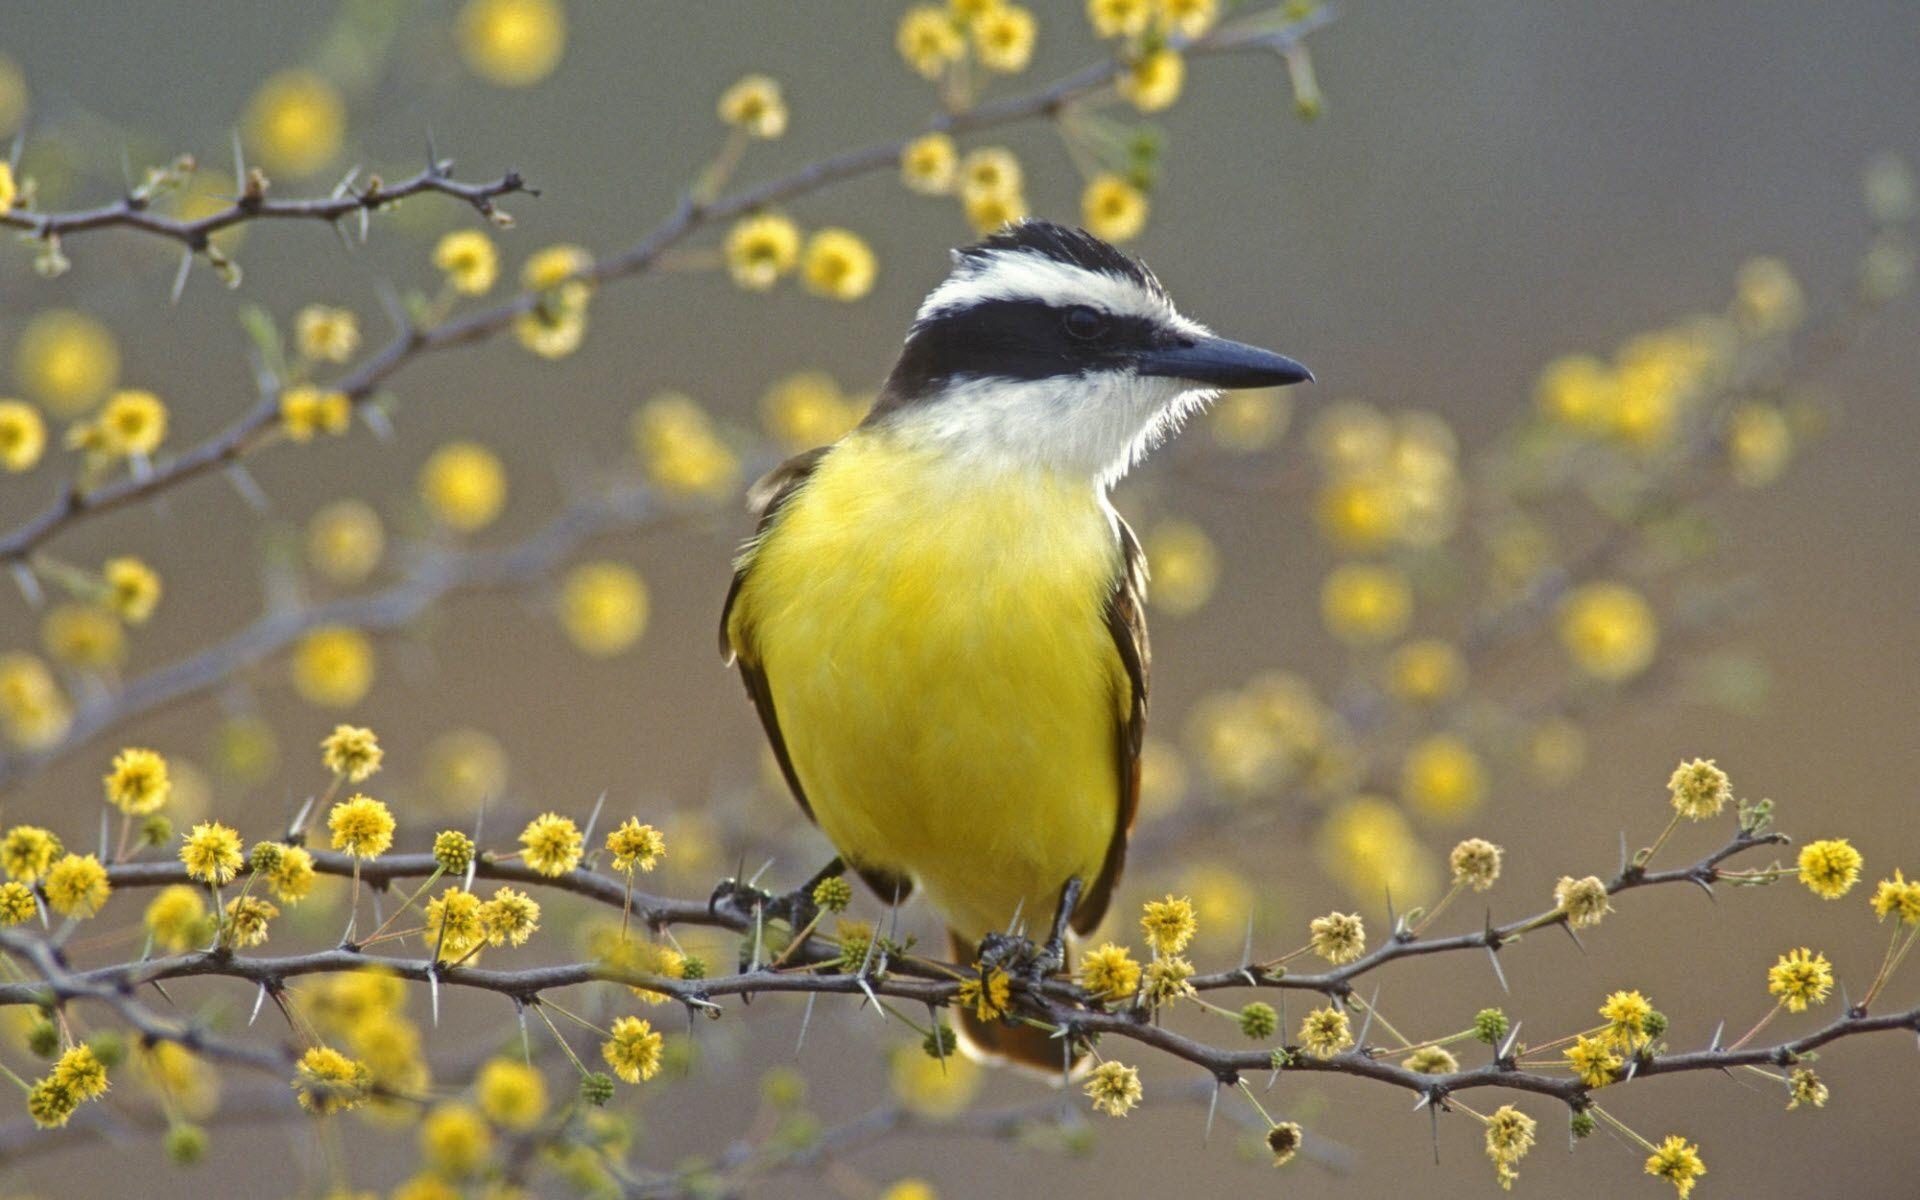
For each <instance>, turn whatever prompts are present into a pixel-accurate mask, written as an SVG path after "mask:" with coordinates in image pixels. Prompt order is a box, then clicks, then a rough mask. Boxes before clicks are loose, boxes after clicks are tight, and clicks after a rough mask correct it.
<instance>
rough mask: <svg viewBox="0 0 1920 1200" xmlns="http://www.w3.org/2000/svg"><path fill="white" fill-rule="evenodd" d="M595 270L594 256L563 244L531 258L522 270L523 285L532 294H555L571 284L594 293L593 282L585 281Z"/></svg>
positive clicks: (537, 252)
mask: <svg viewBox="0 0 1920 1200" xmlns="http://www.w3.org/2000/svg"><path fill="white" fill-rule="evenodd" d="M591 270H593V255H591V254H589V253H587V251H586V250H585V249H584V248H582V247H580V246H574V245H570V244H568V243H565V242H562V243H560V244H558V245H553V246H548V247H546V248H545V249H542V250H536V251H535V252H534V253H533V254H531V255H529V256H528V257H527V261H526V262H525V263H524V264H522V265H521V267H520V282H521V283H522V284H523V285H525V287H526V289H527V290H528V291H531V292H551V291H554V290H556V289H564V288H566V287H567V286H568V285H571V284H577V285H579V286H580V287H581V288H582V289H584V290H586V291H591V290H592V287H593V282H592V280H590V279H586V278H583V277H584V276H585V275H586V274H587V273H588V272H589V271H591Z"/></svg>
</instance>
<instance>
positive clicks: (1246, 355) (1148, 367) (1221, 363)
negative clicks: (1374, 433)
mask: <svg viewBox="0 0 1920 1200" xmlns="http://www.w3.org/2000/svg"><path fill="white" fill-rule="evenodd" d="M1137 369H1138V370H1139V372H1140V374H1142V375H1163V376H1166V377H1168V378H1172V379H1186V380H1191V381H1192V382H1194V383H1198V384H1204V385H1205V386H1207V387H1217V388H1264V387H1285V386H1287V385H1288V384H1290V383H1312V382H1313V372H1312V371H1309V370H1307V369H1306V368H1305V367H1303V366H1301V365H1300V364H1299V363H1297V362H1295V361H1293V360H1292V359H1290V358H1288V357H1287V356H1286V355H1284V354H1275V353H1274V352H1273V351H1271V350H1262V349H1260V348H1259V347H1257V346H1248V345H1245V344H1243V343H1240V342H1230V341H1228V340H1227V339H1226V338H1217V337H1203V338H1199V339H1197V340H1195V341H1193V342H1191V343H1189V344H1187V345H1184V346H1162V347H1159V348H1156V349H1153V350H1149V351H1147V352H1146V353H1145V354H1143V355H1141V356H1140V361H1139V365H1138V368H1137Z"/></svg>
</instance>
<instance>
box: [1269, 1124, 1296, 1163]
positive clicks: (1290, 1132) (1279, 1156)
mask: <svg viewBox="0 0 1920 1200" xmlns="http://www.w3.org/2000/svg"><path fill="white" fill-rule="evenodd" d="M1304 1140H1305V1133H1304V1132H1303V1131H1302V1130H1301V1128H1300V1124H1299V1122H1297V1121H1281V1122H1280V1123H1278V1124H1276V1125H1274V1126H1272V1127H1270V1128H1269V1129H1268V1130H1267V1150H1268V1152H1269V1153H1271V1154H1272V1155H1273V1165H1274V1166H1276V1167H1284V1166H1286V1165H1287V1164H1288V1163H1290V1162H1292V1161H1293V1156H1294V1155H1296V1154H1298V1153H1300V1144H1301V1142H1303V1141H1304Z"/></svg>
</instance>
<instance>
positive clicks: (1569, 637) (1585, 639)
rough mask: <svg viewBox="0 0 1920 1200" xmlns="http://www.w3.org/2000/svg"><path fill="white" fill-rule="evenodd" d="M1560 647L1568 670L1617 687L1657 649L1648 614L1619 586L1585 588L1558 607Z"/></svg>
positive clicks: (1648, 610)
mask: <svg viewBox="0 0 1920 1200" xmlns="http://www.w3.org/2000/svg"><path fill="white" fill-rule="evenodd" d="M1559 626H1560V644H1561V645H1562V646H1563V647H1565V648H1566V651H1567V654H1568V655H1569V656H1571V657H1572V659H1573V661H1574V665H1575V666H1577V667H1579V668H1580V669H1581V670H1583V671H1585V672H1586V673H1587V674H1589V675H1592V676H1594V677H1595V678H1597V679H1604V680H1607V681H1608V682H1613V683H1618V682H1621V681H1623V680H1627V679H1631V678H1633V677H1634V676H1635V675H1638V674H1640V673H1641V672H1642V671H1644V670H1646V669H1647V667H1648V666H1649V665H1651V664H1652V662H1653V655H1654V651H1655V649H1656V648H1657V647H1658V646H1659V641H1660V630H1659V626H1658V625H1657V624H1656V623H1655V621H1654V616H1653V609H1652V608H1650V607H1648V605H1647V602H1646V601H1645V600H1644V599H1642V598H1641V596H1640V593H1638V592H1636V591H1634V590H1633V589H1632V588H1630V587H1627V586H1626V585H1625V584H1619V583H1589V584H1586V585H1585V586H1583V587H1580V588H1578V589H1576V590H1575V591H1574V592H1573V593H1572V594H1570V595H1569V596H1568V597H1567V598H1566V599H1565V600H1563V601H1561V602H1560V612H1559Z"/></svg>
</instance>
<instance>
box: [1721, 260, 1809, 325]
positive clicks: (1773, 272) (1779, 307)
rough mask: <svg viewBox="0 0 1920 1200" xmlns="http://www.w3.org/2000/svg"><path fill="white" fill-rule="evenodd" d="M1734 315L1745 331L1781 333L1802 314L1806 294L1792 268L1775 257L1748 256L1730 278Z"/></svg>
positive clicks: (1804, 314)
mask: <svg viewBox="0 0 1920 1200" xmlns="http://www.w3.org/2000/svg"><path fill="white" fill-rule="evenodd" d="M1733 312H1734V317H1735V319H1736V320H1738V321H1739V322H1740V323H1741V325H1743V326H1744V327H1745V328H1746V329H1747V330H1748V331H1749V332H1752V333H1756V334H1762V335H1765V334H1774V333H1785V332H1787V331H1789V330H1791V329H1793V328H1794V327H1795V326H1797V325H1798V324H1800V322H1801V320H1802V319H1803V318H1804V317H1805V316H1806V312H1807V301H1806V296H1805V294H1804V293H1802V292H1801V290H1800V282H1799V281H1798V280H1797V279H1795V278H1794V277H1793V271H1792V269H1791V268H1789V267H1788V266H1787V264H1785V263H1783V262H1781V261H1780V260H1779V259H1777V258H1765V257H1761V258H1753V259H1748V260H1747V261H1746V262H1745V263H1744V264H1742V265H1741V267H1740V273H1739V275H1738V276H1736V277H1735V279H1734V304H1733Z"/></svg>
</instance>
